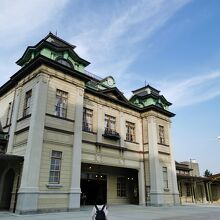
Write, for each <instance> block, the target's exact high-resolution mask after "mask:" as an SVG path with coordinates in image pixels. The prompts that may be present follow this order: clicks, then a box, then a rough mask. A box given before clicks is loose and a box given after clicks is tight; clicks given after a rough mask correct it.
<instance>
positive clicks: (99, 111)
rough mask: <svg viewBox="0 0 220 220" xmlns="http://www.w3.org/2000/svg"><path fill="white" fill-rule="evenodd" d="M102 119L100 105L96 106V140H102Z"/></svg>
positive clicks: (99, 141)
mask: <svg viewBox="0 0 220 220" xmlns="http://www.w3.org/2000/svg"><path fill="white" fill-rule="evenodd" d="M103 129H104V120H103V110H102V106H100V105H99V106H98V126H97V142H98V143H101V142H102V134H103V133H104V130H103Z"/></svg>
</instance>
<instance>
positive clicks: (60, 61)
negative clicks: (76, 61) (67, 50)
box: [56, 58, 73, 68]
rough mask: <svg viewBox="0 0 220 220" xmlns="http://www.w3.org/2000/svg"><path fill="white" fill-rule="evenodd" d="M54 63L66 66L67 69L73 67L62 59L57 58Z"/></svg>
mask: <svg viewBox="0 0 220 220" xmlns="http://www.w3.org/2000/svg"><path fill="white" fill-rule="evenodd" d="M56 61H57V62H58V63H61V64H62V65H64V66H67V67H70V68H72V67H73V65H72V63H71V62H70V61H69V60H65V59H63V58H58V59H57V60H56Z"/></svg>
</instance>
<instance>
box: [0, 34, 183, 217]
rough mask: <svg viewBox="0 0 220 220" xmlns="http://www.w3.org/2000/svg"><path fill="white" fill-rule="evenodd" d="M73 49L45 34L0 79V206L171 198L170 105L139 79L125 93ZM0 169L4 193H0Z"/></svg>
mask: <svg viewBox="0 0 220 220" xmlns="http://www.w3.org/2000/svg"><path fill="white" fill-rule="evenodd" d="M74 49H75V46H73V45H71V44H69V43H68V42H66V41H64V40H62V39H60V38H59V37H57V36H55V35H53V34H52V33H49V34H48V35H47V36H46V37H45V38H44V39H42V40H41V41H40V42H39V43H38V44H36V45H35V46H29V47H28V48H27V49H26V51H25V52H24V54H23V56H22V57H21V58H20V59H19V60H18V61H17V64H18V65H20V66H21V69H20V70H19V71H18V72H17V73H15V74H14V75H13V76H12V77H11V78H10V80H9V81H8V82H6V83H5V84H4V85H3V86H2V87H0V121H1V123H2V127H3V131H4V134H8V137H9V138H8V143H7V150H6V153H5V154H4V156H3V155H2V156H0V161H1V163H6V162H7V163H6V165H5V167H4V170H3V171H1V173H0V175H1V178H0V179H1V180H0V181H1V186H2V187H1V188H0V204H3V203H4V204H7V205H4V207H2V208H7V209H10V210H14V211H15V212H17V213H30V212H47V211H59V210H63V211H66V210H74V209H77V208H80V200H81V193H82V192H83V193H85V194H86V196H87V200H86V204H93V203H94V202H95V200H96V198H97V196H102V197H103V198H104V199H105V201H106V202H107V203H108V204H140V205H146V204H147V205H156V206H160V205H165V204H179V193H178V187H177V179H176V170H175V161H174V158H173V149H172V147H173V146H172V135H171V118H172V117H173V116H174V114H173V113H172V112H170V111H169V106H170V105H171V103H170V102H168V101H167V100H166V99H165V97H164V96H163V95H160V91H158V90H156V89H155V88H153V87H151V86H149V85H147V86H144V87H143V88H140V89H137V90H135V91H133V96H132V97H131V99H129V100H128V99H127V98H126V97H125V96H124V95H123V93H122V92H121V91H120V90H119V89H118V88H117V87H116V85H115V80H114V78H113V77H112V76H108V77H105V78H103V79H101V78H100V77H97V76H95V75H93V74H90V73H89V72H87V71H86V70H85V68H86V67H87V66H88V65H89V62H88V61H86V60H84V59H82V58H80V57H79V56H78V55H77V54H76V52H75V51H74ZM3 157H4V158H6V159H5V160H3V159H2V158H3ZM5 161H6V162H5ZM8 176H11V179H10V178H8V179H10V184H11V188H12V193H11V195H8V196H7V195H6V196H2V195H3V191H4V190H5V188H4V187H6V185H10V184H9V183H8V182H7V181H8V179H7V177H8ZM6 188H7V187H6ZM9 191H10V190H9ZM6 200H7V201H6ZM5 201H6V202H5ZM0 207H1V205H0Z"/></svg>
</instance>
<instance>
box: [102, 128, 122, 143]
mask: <svg viewBox="0 0 220 220" xmlns="http://www.w3.org/2000/svg"><path fill="white" fill-rule="evenodd" d="M102 136H103V137H105V138H110V139H113V140H119V139H120V135H119V133H118V132H116V131H114V130H111V129H108V128H106V129H105V133H104V134H103V135H102Z"/></svg>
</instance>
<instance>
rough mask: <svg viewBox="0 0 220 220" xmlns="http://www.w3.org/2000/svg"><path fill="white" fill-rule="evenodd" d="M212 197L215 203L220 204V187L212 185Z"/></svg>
mask: <svg viewBox="0 0 220 220" xmlns="http://www.w3.org/2000/svg"><path fill="white" fill-rule="evenodd" d="M212 196H213V202H214V203H220V186H219V185H212Z"/></svg>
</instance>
